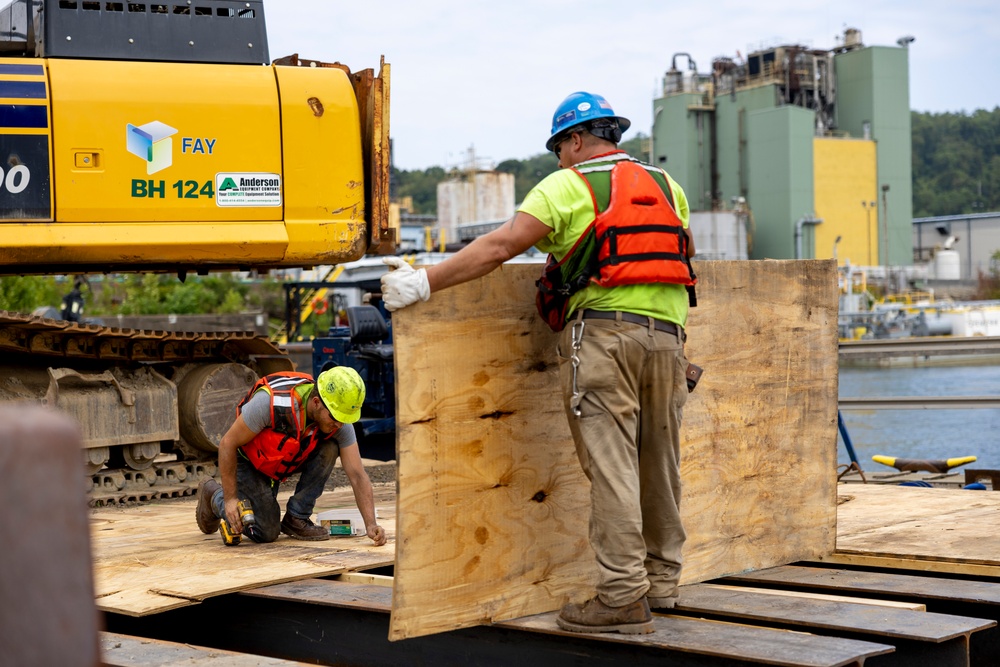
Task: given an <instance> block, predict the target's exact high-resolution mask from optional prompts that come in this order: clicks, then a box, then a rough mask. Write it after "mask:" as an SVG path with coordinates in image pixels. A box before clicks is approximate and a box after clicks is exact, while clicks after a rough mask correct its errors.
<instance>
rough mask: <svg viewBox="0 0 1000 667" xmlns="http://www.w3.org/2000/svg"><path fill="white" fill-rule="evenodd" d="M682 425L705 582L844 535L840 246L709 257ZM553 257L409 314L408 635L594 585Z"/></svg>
mask: <svg viewBox="0 0 1000 667" xmlns="http://www.w3.org/2000/svg"><path fill="white" fill-rule="evenodd" d="M695 268H696V271H697V273H698V275H699V288H698V292H699V305H698V307H697V308H696V309H694V310H692V313H691V317H690V319H689V322H688V333H689V339H688V345H687V353H688V358H689V359H691V360H692V361H694V362H695V363H698V364H699V365H701V366H703V367H704V368H705V375H704V377H703V379H702V381H701V384H700V385H699V386H698V389H697V390H696V391H695V392H694V393H693V394H692V395H691V396H690V397H689V401H688V404H687V407H686V408H685V412H684V425H683V430H682V448H683V464H682V477H683V480H684V485H685V486H684V500H683V502H682V513H683V515H684V517H685V526H686V529H687V531H688V543H687V545H686V548H685V556H684V558H685V571H684V576H683V581H684V582H685V583H692V582H697V581H703V580H705V579H709V578H713V577H718V576H722V575H725V574H729V573H735V572H741V571H745V570H749V569H757V568H762V567H769V566H772V565H777V564H782V563H788V562H791V561H795V560H800V559H803V558H809V557H816V556H819V555H822V554H825V553H829V552H831V551H832V550H833V546H834V533H835V526H836V491H835V487H836V478H835V473H836V471H835V465H836V411H837V337H836V321H837V320H836V318H837V292H836V289H837V281H836V273H835V267H834V263H833V262H832V261H819V260H817V261H796V262H791V261H780V262H779V261H755V262H702V263H698V264H697V265H696V267H695ZM538 271H539V269H538V267H537V266H532V265H505V266H503V267H502V268H501V269H499V270H497V271H495V272H493V273H492V274H490V275H488V276H486V277H484V278H482V279H479V280H476V281H473V282H471V283H467V284H464V285H460V286H457V287H455V288H452V289H449V290H446V291H443V292H440V293H438V294H435V295H434V296H433V297H432V298H431V299H430V300H429V301H428V302H426V303H420V304H417V305H415V306H413V307H411V308H408V309H406V310H403V311H400V312H397V313H396V314H394V316H393V329H394V343H395V361H396V377H397V380H396V388H397V406H398V408H397V454H398V480H399V490H398V497H397V518H398V524H397V529H398V535H399V539H398V542H397V550H396V570H395V580H394V593H393V612H392V623H391V627H390V639H403V638H406V637H415V636H420V635H425V634H430V633H434V632H442V631H446V630H451V629H456V628H461V627H467V626H469V625H475V624H480V623H489V622H495V621H501V620H505V619H511V618H517V617H520V616H525V615H528V614H534V613H540V612H546V611H552V610H555V609H558V608H559V607H560V606H561V605H562V604H563V603H565V602H566V601H568V600H580V599H583V598H586V597H589V596H590V595H592V594H593V584H594V581H595V569H594V564H593V553H592V551H591V549H590V546H589V544H588V541H587V521H588V516H589V484H588V482H587V480H586V478H585V477H584V475H583V473H582V471H581V470H580V466H579V463H578V462H577V459H576V454H575V451H574V448H573V443H572V438H571V436H570V433H569V428H568V426H567V425H566V417H565V415H564V412H563V406H562V397H561V395H560V391H559V381H558V366H557V357H556V354H555V346H556V341H557V335H556V334H553V333H552V332H550V331H549V330H548V328H547V327H546V326H545V325H544V324H543V323H542V322H541V320H540V319H539V318H538V316H537V314H536V313H535V309H534V289H535V288H534V281H535V279H536V278H537V274H538Z"/></svg>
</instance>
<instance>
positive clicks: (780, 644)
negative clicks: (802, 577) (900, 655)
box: [496, 614, 894, 667]
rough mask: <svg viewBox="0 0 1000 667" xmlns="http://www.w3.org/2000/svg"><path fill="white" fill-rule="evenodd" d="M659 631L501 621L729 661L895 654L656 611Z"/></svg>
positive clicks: (799, 661)
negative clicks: (595, 631)
mask: <svg viewBox="0 0 1000 667" xmlns="http://www.w3.org/2000/svg"><path fill="white" fill-rule="evenodd" d="M653 623H654V625H655V626H656V630H655V631H654V632H652V633H650V634H647V635H621V634H617V633H607V634H601V635H580V634H574V633H572V632H566V631H564V630H561V629H559V626H558V625H556V615H555V614H538V615H535V616H530V617H527V618H519V619H516V620H511V621H504V622H501V623H497V624H496V625H499V626H501V627H507V628H517V629H520V630H530V631H533V632H544V633H547V634H556V635H563V636H566V637H571V638H574V639H575V640H577V641H580V642H586V641H607V642H614V643H621V644H643V645H653V646H659V647H660V648H663V649H668V650H671V651H680V652H682V653H693V654H699V655H705V656H712V657H715V658H720V659H723V660H744V661H747V662H755V663H760V664H764V665H799V666H802V667H820V666H821V665H823V666H826V667H834V666H837V667H840V666H843V665H860V664H863V663H864V661H865V660H866V659H867V658H870V657H873V656H876V655H884V654H886V653H892V651H893V650H894V649H893V647H892V646H890V645H887V644H881V643H875V642H867V641H858V640H854V639H841V638H839V637H821V636H818V635H811V634H808V633H805V632H793V631H789V630H776V629H773V628H762V627H756V626H750V625H740V624H736V623H725V622H720V621H706V620H703V619H695V618H684V617H682V616H672V615H661V614H656V615H654V617H653Z"/></svg>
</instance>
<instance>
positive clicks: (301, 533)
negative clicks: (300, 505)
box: [281, 512, 330, 541]
mask: <svg viewBox="0 0 1000 667" xmlns="http://www.w3.org/2000/svg"><path fill="white" fill-rule="evenodd" d="M281 532H283V533H284V534H285V535H288V536H290V537H294V538H295V539H297V540H312V541H318V540H328V539H330V531H328V530H327V529H326V528H324V527H323V526H317V525H316V524H314V523H313V522H312V521H310V520H309V519H300V518H299V517H297V516H292V515H291V514H289V513H288V512H285V518H284V519H282V520H281Z"/></svg>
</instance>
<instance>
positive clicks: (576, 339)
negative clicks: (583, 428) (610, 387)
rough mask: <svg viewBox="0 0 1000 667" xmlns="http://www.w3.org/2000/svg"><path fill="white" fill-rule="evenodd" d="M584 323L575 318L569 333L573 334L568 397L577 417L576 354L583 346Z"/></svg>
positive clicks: (577, 357) (578, 362)
mask: <svg viewBox="0 0 1000 667" xmlns="http://www.w3.org/2000/svg"><path fill="white" fill-rule="evenodd" d="M584 326H585V323H584V321H583V320H577V321H576V322H574V323H573V329H572V331H571V334H572V336H573V354H572V355H571V356H570V363H572V364H573V397H572V398H571V399H570V405H571V406H572V407H573V414H574V415H576V416H577V417H579V416H580V415H581V412H580V387H579V386H578V385H577V382H576V374H577V369H578V368H579V367H580V355H579V354H577V353H578V352H579V351H580V348H581V347H583V328H584Z"/></svg>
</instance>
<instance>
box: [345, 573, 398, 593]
mask: <svg viewBox="0 0 1000 667" xmlns="http://www.w3.org/2000/svg"><path fill="white" fill-rule="evenodd" d="M334 580H336V581H342V582H344V583H347V584H368V585H372V586H385V587H387V588H389V589H392V577H391V576H389V575H386V574H370V573H368V572H345V573H343V574H338V575H337V576H336V577H334Z"/></svg>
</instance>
